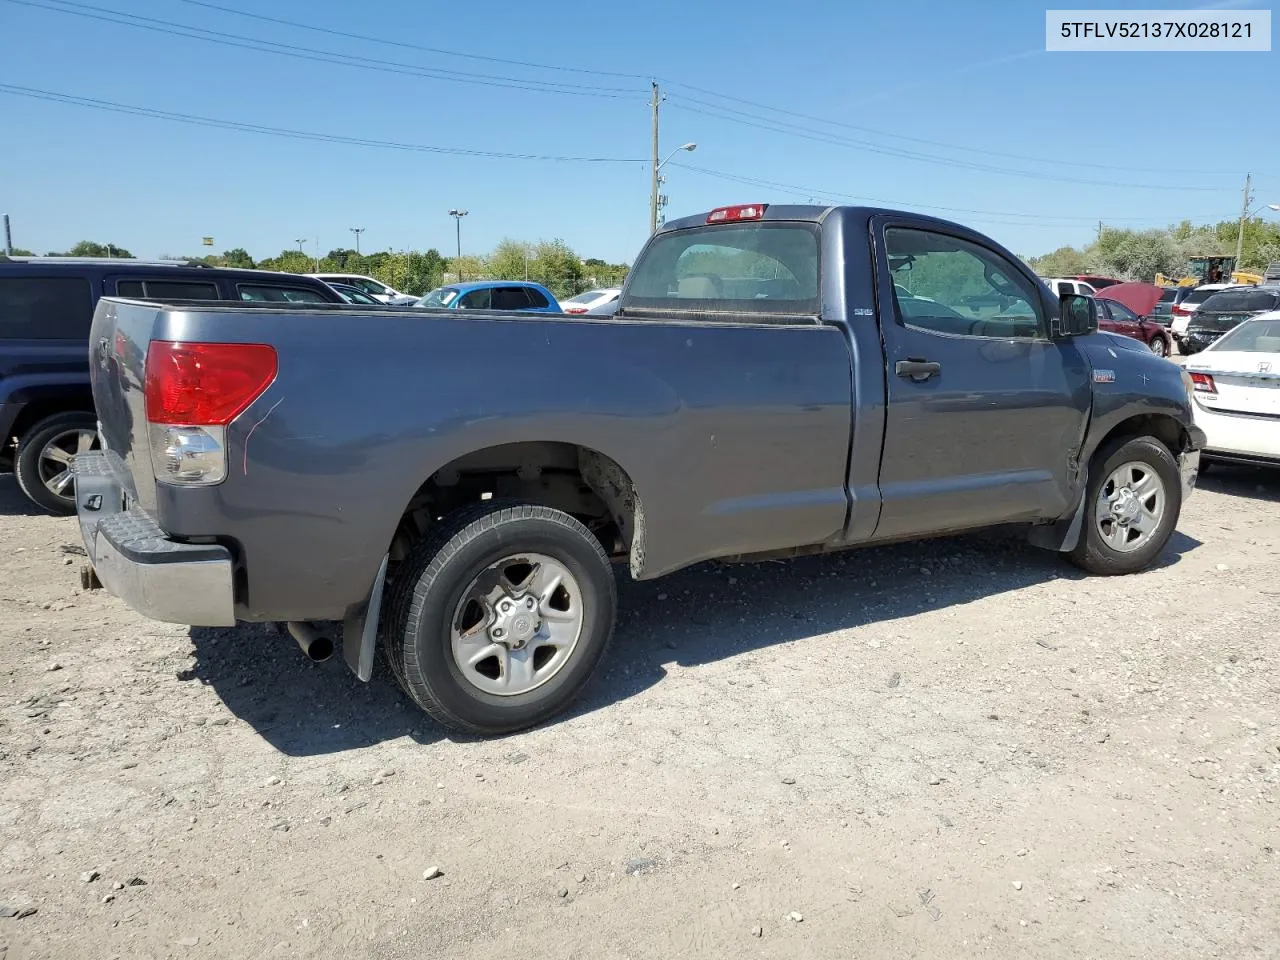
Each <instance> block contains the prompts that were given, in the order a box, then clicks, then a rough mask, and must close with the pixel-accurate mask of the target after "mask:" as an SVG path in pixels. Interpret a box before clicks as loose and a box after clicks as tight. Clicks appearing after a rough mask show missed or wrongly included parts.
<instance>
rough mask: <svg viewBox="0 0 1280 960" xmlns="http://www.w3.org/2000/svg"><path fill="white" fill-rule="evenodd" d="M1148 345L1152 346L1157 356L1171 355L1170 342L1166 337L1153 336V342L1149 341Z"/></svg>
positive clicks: (1152, 350)
mask: <svg viewBox="0 0 1280 960" xmlns="http://www.w3.org/2000/svg"><path fill="white" fill-rule="evenodd" d="M1147 346H1148V347H1150V348H1151V352H1152V353H1154V354H1155V355H1156V356H1157V357H1167V356H1169V344H1168V342H1167V341H1166V340H1165V338H1164V337H1161V336H1154V337H1152V338H1151V342H1150V343H1148V344H1147Z"/></svg>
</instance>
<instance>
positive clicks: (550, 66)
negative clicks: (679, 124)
mask: <svg viewBox="0 0 1280 960" xmlns="http://www.w3.org/2000/svg"><path fill="white" fill-rule="evenodd" d="M177 2H178V3H186V4H190V5H191V6H193V7H203V8H205V9H206V10H216V11H217V12H219V13H227V14H231V15H232V16H237V17H249V18H251V19H253V20H260V21H263V22H265V23H275V24H278V25H280V26H284V27H293V28H294V29H296V30H311V31H312V32H314V33H324V34H328V35H329V36H333V37H343V38H346V39H349V40H364V41H367V42H368V43H380V44H384V45H386V46H389V47H400V48H402V49H405V50H418V51H420V52H422V53H433V54H437V55H439V56H445V57H459V58H464V59H467V60H481V61H484V62H487V63H502V64H506V65H507V66H512V67H529V68H532V69H535V70H561V71H565V72H568V73H585V74H591V75H593V76H597V77H617V78H619V79H623V80H648V79H649V78H648V77H646V76H643V75H641V74H638V73H617V72H614V71H612V70H591V69H588V68H587V67H566V66H564V65H562V64H554V63H533V62H531V61H528V60H508V59H506V58H504V57H486V56H483V55H481V54H478V53H462V52H460V51H458V50H446V49H444V48H443V47H427V46H422V45H420V44H416V43H405V42H404V41H401V40H391V39H388V38H387V37H371V36H369V35H368V34H362V33H352V32H350V31H347V30H332V29H330V28H328V27H320V26H316V25H315V24H313V23H303V22H301V21H299V20H285V19H282V18H280V17H268V16H266V15H265V14H261V13H250V12H249V11H248V10H236V9H234V8H233V7H224V6H220V5H219V4H216V3H205V2H204V0H177ZM691 89H692V88H691Z"/></svg>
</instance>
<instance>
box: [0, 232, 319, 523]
mask: <svg viewBox="0 0 1280 960" xmlns="http://www.w3.org/2000/svg"><path fill="white" fill-rule="evenodd" d="M101 296H113V297H130V298H137V299H162V300H168V301H176V300H236V301H240V300H252V301H276V302H279V303H284V304H287V303H304V302H314V303H340V302H341V298H340V297H339V296H338V294H336V293H334V292H333V291H332V290H331V289H329V287H327V286H325V285H324V284H323V283H321V282H320V281H319V280H312V279H309V278H307V277H298V276H293V275H290V274H286V273H272V272H268V271H264V270H231V269H222V268H218V267H209V266H206V265H204V264H202V263H199V262H186V261H175V260H160V261H149V260H134V259H120V258H101V259H94V258H78V257H4V256H0V470H4V469H10V468H11V469H12V470H13V472H14V473H15V474H16V476H17V480H18V484H19V486H20V487H21V488H22V491H23V492H24V493H25V494H26V495H27V496H28V497H29V498H30V499H31V500H32V501H33V502H34V503H36V504H38V505H39V506H41V507H43V508H44V509H46V510H48V511H50V512H52V513H73V512H75V498H74V496H73V491H72V486H71V473H70V461H71V457H72V456H73V455H74V454H76V453H78V452H82V451H85V450H90V449H93V448H94V447H96V445H97V443H98V438H97V417H96V416H95V414H94V410H93V397H92V395H91V394H90V391H89V363H90V358H89V323H90V321H91V320H92V318H93V309H94V306H95V305H96V304H97V302H98V298H99V297H101ZM94 349H95V350H98V351H100V350H101V349H102V346H101V345H100V344H95V346H94ZM106 349H108V350H111V349H114V348H113V346H112V344H111V343H109V342H108V343H107V344H106Z"/></svg>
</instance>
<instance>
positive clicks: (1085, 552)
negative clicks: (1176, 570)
mask: <svg viewBox="0 0 1280 960" xmlns="http://www.w3.org/2000/svg"><path fill="white" fill-rule="evenodd" d="M895 279H898V280H900V281H901V285H902V286H903V287H904V288H906V289H910V290H912V291H915V293H914V294H913V295H908V296H903V295H902V294H900V293H899V292H898V291H897V288H896V287H895V283H894V280H895ZM503 285H504V284H497V285H489V286H487V287H486V288H485V289H502V286H503ZM982 291H989V294H983V293H982ZM464 295H465V293H464V292H461V291H459V292H456V293H455V294H454V296H453V297H452V298H451V299H458V298H460V297H461V296H464ZM926 297H927V298H928V299H925V298H926ZM976 302H982V303H990V304H991V305H990V306H989V307H987V308H985V309H982V310H980V311H979V312H977V313H975V312H974V309H973V304H974V303H976ZM619 303H620V306H619V310H618V315H617V316H618V319H617V320H616V321H603V322H602V321H600V320H597V319H595V318H590V319H589V318H586V317H573V316H566V315H563V314H556V315H548V316H532V315H531V316H526V317H524V318H523V319H522V320H521V321H520V322H513V323H503V322H495V321H501V320H503V319H504V318H506V317H507V316H509V314H503V313H499V312H496V311H493V310H488V311H483V310H476V311H468V312H466V313H463V312H461V311H458V312H453V311H443V310H441V311H437V312H436V313H435V314H433V317H434V319H433V322H431V323H427V324H423V323H422V322H421V321H420V320H418V318H416V317H414V316H411V315H408V314H410V311H406V312H405V313H406V315H405V316H397V315H395V314H391V313H387V312H385V311H379V312H378V317H377V327H378V336H377V337H376V338H370V337H361V336H353V331H359V330H363V329H366V328H367V326H368V323H367V318H366V317H365V316H364V312H363V311H361V310H359V309H356V308H352V307H341V308H339V307H326V306H314V307H306V308H301V307H298V306H291V307H280V306H278V305H258V304H241V305H237V306H234V307H225V308H217V309H207V310H198V309H197V310H193V309H191V307H190V306H175V307H164V306H156V305H142V304H135V303H130V302H126V301H105V300H104V301H103V302H102V304H101V305H100V306H99V308H98V312H97V314H96V316H95V319H94V328H93V337H94V339H95V341H98V340H100V341H103V342H106V343H117V344H120V348H119V349H118V350H116V351H113V352H111V353H110V355H109V357H108V359H107V361H106V362H105V364H101V365H97V366H95V367H94V375H93V390H94V396H95V397H96V399H97V403H98V409H99V411H100V417H101V421H102V435H103V437H104V438H105V449H104V450H102V451H100V452H90V453H86V454H82V455H80V456H78V457H77V458H76V459H75V476H76V491H77V496H78V504H79V514H80V529H81V532H82V536H83V538H84V543H85V549H86V551H87V554H88V557H89V562H90V564H92V566H93V568H94V569H96V576H97V577H98V578H100V581H101V583H102V584H104V585H105V586H106V587H107V588H108V589H109V590H110V591H111V592H112V593H114V594H116V595H117V596H119V597H121V598H123V599H124V600H125V601H126V602H127V603H128V604H129V605H130V606H132V607H134V608H135V609H137V610H138V611H140V612H142V613H143V614H145V615H148V616H150V617H153V618H155V619H159V620H169V621H175V622H178V623H188V624H202V625H213V626H230V625H233V624H235V623H236V622H237V621H287V622H288V623H289V630H290V632H291V633H292V634H293V636H294V637H295V639H297V640H298V642H299V644H300V645H301V646H302V647H303V649H304V650H305V651H307V653H308V654H309V655H310V656H312V657H323V656H325V655H327V654H328V653H329V652H330V651H331V650H332V649H333V647H334V642H333V640H332V639H330V638H331V637H333V636H334V633H333V632H332V628H331V623H332V622H333V621H343V627H342V646H343V654H344V657H345V659H346V661H347V663H348V665H349V666H350V667H351V668H352V669H353V670H354V671H355V672H356V674H357V675H358V676H359V677H361V678H362V679H365V680H367V679H368V678H369V677H370V675H371V672H372V669H373V657H374V652H375V646H376V644H378V643H382V644H384V647H383V653H384V655H385V657H386V660H387V662H388V664H389V665H390V670H391V672H392V673H393V675H394V676H395V677H396V678H397V680H398V681H399V682H400V684H401V685H402V686H403V688H404V689H405V690H406V691H407V692H408V694H409V696H410V697H412V698H413V700H414V701H415V702H416V703H417V704H419V705H420V706H421V707H422V708H423V709H425V710H426V711H427V712H428V713H430V714H431V715H432V716H433V717H435V718H436V719H438V720H439V721H440V722H442V723H444V724H446V725H448V726H452V727H456V728H459V729H463V730H469V731H472V732H476V733H482V734H499V733H503V732H508V731H512V730H517V729H521V728H524V727H528V726H530V725H533V724H536V723H539V722H541V721H543V720H546V719H548V718H550V717H552V716H554V715H556V714H557V713H559V712H560V711H562V710H563V709H564V708H565V707H566V705H567V704H568V703H569V702H570V701H571V700H573V698H574V697H575V696H576V695H577V694H578V693H579V691H580V690H581V689H582V688H583V686H584V685H585V684H586V683H587V681H588V680H589V679H590V677H591V676H592V675H593V674H594V673H595V672H596V670H597V667H598V666H599V665H600V662H601V659H602V658H603V657H604V654H605V648H606V647H607V646H608V642H609V638H610V635H611V632H612V627H613V622H614V613H615V605H616V595H615V579H614V574H613V572H612V571H611V569H610V562H609V561H610V558H611V556H612V557H613V558H614V559H617V560H618V561H620V562H625V563H626V564H627V565H628V567H629V570H630V572H631V575H632V576H633V577H635V578H637V579H642V580H648V579H653V578H655V577H660V576H662V575H664V574H668V573H671V572H672V571H675V570H679V569H681V568H682V567H686V566H689V565H691V564H695V563H698V562H701V561H704V560H710V559H713V558H721V559H738V560H751V559H763V558H775V557H792V556H797V555H800V554H811V553H826V552H831V551H836V550H841V549H845V548H849V547H855V546H861V545H866V544H874V543H882V542H889V541H901V540H911V539H919V538H925V537H933V536H940V535H949V534H954V533H956V532H958V531H962V530H969V529H975V528H982V527H988V526H995V525H1006V524H1019V525H1023V526H1025V527H1026V528H1027V529H1028V536H1029V537H1030V538H1031V540H1032V542H1033V543H1036V544H1038V545H1039V546H1042V547H1046V548H1049V549H1053V550H1058V551H1062V552H1064V553H1065V554H1066V555H1067V556H1068V557H1069V558H1070V559H1071V560H1072V561H1073V562H1074V563H1076V564H1077V565H1079V566H1080V567H1082V568H1084V569H1085V570H1087V571H1090V572H1092V573H1095V574H1103V575H1109V574H1125V573H1131V572H1134V571H1138V570H1142V569H1145V568H1147V567H1148V566H1149V565H1150V564H1151V563H1152V562H1153V561H1154V560H1155V559H1156V557H1157V556H1159V554H1160V553H1161V551H1162V550H1163V549H1164V547H1165V544H1166V542H1167V541H1168V538H1169V536H1170V534H1171V533H1172V532H1173V529H1174V527H1175V525H1176V524H1177V521H1178V516H1179V511H1180V510H1181V507H1182V503H1183V499H1184V497H1186V496H1187V495H1189V494H1190V492H1191V489H1192V487H1193V485H1194V482H1195V477H1196V471H1197V469H1198V463H1199V456H1200V454H1199V449H1200V447H1201V446H1202V444H1203V440H1204V435H1203V433H1202V432H1201V431H1200V429H1199V428H1198V427H1197V426H1196V425H1195V424H1194V422H1193V420H1192V413H1191V400H1190V382H1189V380H1188V379H1187V378H1186V376H1185V374H1184V373H1183V371H1182V370H1181V369H1180V368H1178V367H1177V366H1175V365H1174V364H1172V363H1168V362H1166V361H1164V360H1160V359H1158V358H1156V357H1154V356H1152V355H1151V353H1150V352H1149V351H1148V350H1147V349H1146V348H1145V347H1143V346H1142V345H1141V344H1138V343H1137V342H1136V341H1130V340H1126V339H1125V338H1122V337H1115V336H1110V335H1106V334H1099V333H1097V313H1096V307H1095V305H1094V301H1093V300H1092V299H1091V298H1089V297H1081V296H1076V295H1068V296H1066V297H1062V298H1059V297H1058V296H1056V295H1054V294H1051V293H1050V292H1049V290H1048V289H1047V288H1046V287H1045V286H1044V285H1043V284H1041V283H1040V282H1039V281H1038V280H1037V279H1036V278H1035V276H1034V275H1033V274H1032V273H1030V272H1029V271H1028V270H1027V268H1026V267H1025V266H1024V265H1023V264H1022V263H1021V262H1020V261H1019V260H1018V259H1017V258H1016V257H1015V256H1014V255H1013V254H1012V253H1010V252H1009V251H1008V250H1006V249H1004V248H1003V247H1001V246H999V245H998V244H996V243H995V242H994V241H992V240H990V239H988V238H986V237H984V236H982V235H981V234H979V233H976V232H975V231H972V230H969V229H966V228H965V227H962V226H959V225H957V224H953V223H948V222H946V221H943V220H938V219H935V218H933V217H927V216H918V215H913V214H908V213H902V212H898V211H887V210H877V209H868V208H863V207H834V208H832V207H825V206H767V205H764V204H748V205H743V206H734V207H722V208H719V209H716V210H712V211H710V212H709V213H705V214H702V215H700V216H696V217H686V218H684V219H681V220H676V221H673V222H669V223H667V224H665V225H664V226H662V227H661V228H660V229H659V230H658V231H657V232H656V233H655V234H654V235H653V236H652V237H651V238H650V239H649V241H648V243H647V244H646V246H645V248H644V250H643V252H642V253H641V254H640V257H639V259H638V260H637V262H636V265H635V269H634V270H633V272H632V273H631V274H630V276H629V277H628V279H627V282H626V285H625V286H624V288H623V292H622V296H621V299H620V301H619ZM1128 343H1132V344H1133V346H1132V348H1131V349H1125V348H1124V346H1123V344H1128ZM206 362H207V366H206ZM337 367H341V368H342V370H343V372H344V377H345V378H346V379H345V380H344V383H343V388H342V389H341V390H335V389H334V384H333V379H332V377H331V376H329V373H330V372H331V371H332V370H333V369H335V368H337ZM206 371H208V372H206ZM224 371H234V372H235V373H234V376H232V375H224V373H223V372H224ZM356 407H358V411H357V410H356ZM277 410H278V413H273V411H277ZM175 451H178V452H181V454H182V455H175ZM161 561H162V562H161ZM85 576H86V577H87V579H88V582H89V584H90V585H91V586H92V585H94V580H93V576H94V575H92V574H90V573H89V572H88V571H86V572H85ZM379 637H381V638H382V639H381V640H379V639H378V638H379Z"/></svg>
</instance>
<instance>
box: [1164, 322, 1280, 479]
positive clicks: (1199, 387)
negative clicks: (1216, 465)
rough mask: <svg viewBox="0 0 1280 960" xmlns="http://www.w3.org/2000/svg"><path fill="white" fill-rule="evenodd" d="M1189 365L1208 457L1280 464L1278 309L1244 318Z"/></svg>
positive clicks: (1279, 345)
mask: <svg viewBox="0 0 1280 960" xmlns="http://www.w3.org/2000/svg"><path fill="white" fill-rule="evenodd" d="M1186 369H1187V374H1188V375H1189V376H1190V378H1191V382H1192V385H1193V387H1194V397H1195V412H1194V415H1195V420H1196V424H1197V425H1199V427H1200V429H1202V430H1203V431H1204V432H1205V434H1206V436H1207V438H1208V439H1207V442H1206V443H1205V448H1204V451H1203V457H1204V459H1205V460H1210V461H1211V460H1223V461H1230V462H1235V463H1257V464H1268V465H1274V466H1280V310H1273V311H1271V312H1270V313H1263V314H1259V315H1258V316H1256V317H1254V318H1253V319H1252V320H1246V321H1245V322H1244V323H1242V324H1240V325H1239V326H1238V327H1236V328H1235V329H1234V330H1232V331H1231V332H1230V333H1227V334H1226V335H1225V336H1223V337H1222V338H1221V339H1219V340H1218V341H1217V342H1216V343H1214V344H1212V345H1211V346H1209V347H1207V348H1205V349H1204V350H1203V351H1202V352H1200V353H1198V354H1196V356H1195V357H1194V358H1192V359H1191V360H1189V361H1188V362H1187V368H1186Z"/></svg>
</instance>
